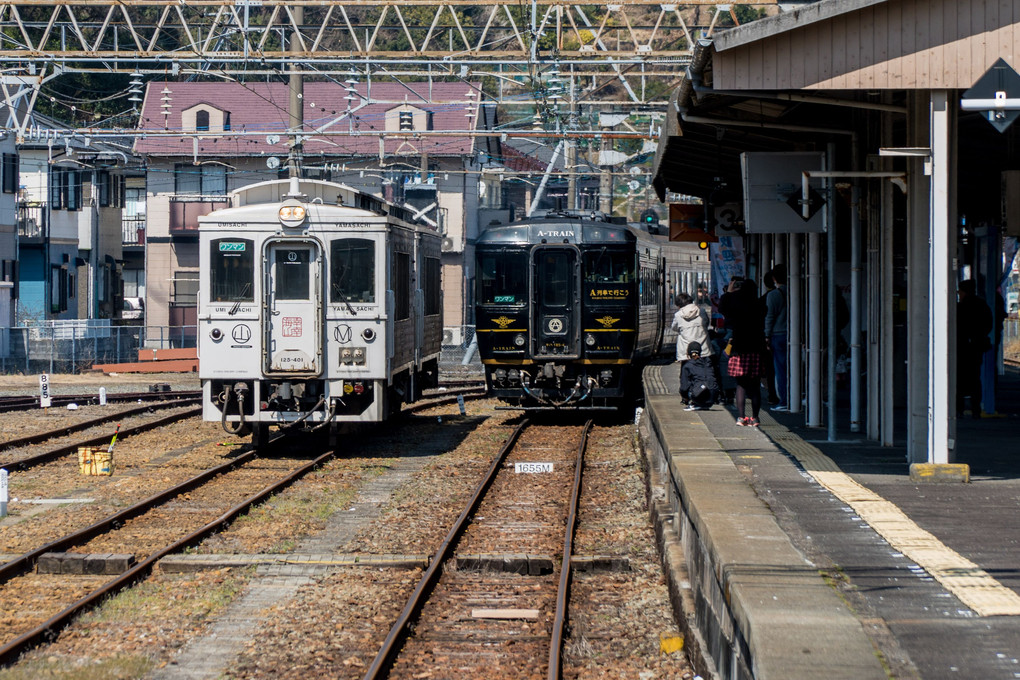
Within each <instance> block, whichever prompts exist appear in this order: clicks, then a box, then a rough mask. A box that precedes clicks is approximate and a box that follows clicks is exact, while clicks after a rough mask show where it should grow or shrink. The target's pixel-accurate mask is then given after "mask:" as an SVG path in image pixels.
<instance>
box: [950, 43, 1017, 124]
mask: <svg viewBox="0 0 1020 680" xmlns="http://www.w3.org/2000/svg"><path fill="white" fill-rule="evenodd" d="M1016 97H1020V74H1018V73H1017V72H1016V71H1015V70H1014V69H1013V67H1012V66H1010V65H1009V64H1007V63H1006V60H1005V59H1002V58H1001V57H1000V58H999V60H998V61H997V62H995V63H994V64H992V67H991V68H990V69H988V71H987V72H986V73H985V74H984V75H983V76H981V77H980V78H978V81H977V82H976V83H974V87H972V88H970V89H969V90H967V91H966V92H964V93H963V97H962V98H961V99H963V100H964V101H966V100H971V101H974V100H982V101H990V102H994V101H1004V100H1006V99H1012V98H1016ZM981 114H982V115H983V116H984V118H985V120H987V121H988V122H989V123H991V124H992V125H993V126H995V129H996V130H998V131H999V132H1005V131H1006V128H1008V127H1009V126H1010V125H1012V124H1013V121H1015V120H1016V119H1017V116H1020V111H1011V110H1008V109H1005V108H997V107H995V106H989V107H988V108H987V109H985V110H982V111H981Z"/></svg>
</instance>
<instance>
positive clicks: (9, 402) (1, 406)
mask: <svg viewBox="0 0 1020 680" xmlns="http://www.w3.org/2000/svg"><path fill="white" fill-rule="evenodd" d="M201 396H202V392H201V391H200V390H189V391H187V392H119V393H110V394H107V396H106V401H107V403H113V404H116V403H124V402H131V401H135V402H137V401H142V402H152V401H166V400H167V399H199V398H201ZM50 403H51V406H67V405H68V404H98V403H99V396H98V395H96V394H63V395H59V396H52V397H50ZM31 408H39V397H37V396H8V397H0V413H9V412H11V411H22V410H25V409H31Z"/></svg>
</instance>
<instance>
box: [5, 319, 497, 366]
mask: <svg viewBox="0 0 1020 680" xmlns="http://www.w3.org/2000/svg"><path fill="white" fill-rule="evenodd" d="M196 331H197V329H196V327H195V326H122V325H113V324H111V323H110V320H109V319H72V320H67V321H46V322H43V323H40V324H36V325H32V326H18V327H15V328H9V329H7V328H5V329H0V372H2V373H4V374H17V373H22V374H25V375H30V374H36V373H81V372H82V371H88V370H90V369H91V368H92V366H93V365H94V364H119V363H127V362H133V361H138V350H140V349H172V348H184V347H194V346H195V339H196V337H197V336H196ZM474 340H475V328H474V326H461V327H453V328H447V329H446V330H444V332H443V347H442V354H440V359H439V361H440V372H441V374H442V377H443V379H445V380H473V379H479V380H480V379H481V378H482V375H483V369H482V362H481V360H480V359H479V357H478V351H477V348H476V347H475V345H474Z"/></svg>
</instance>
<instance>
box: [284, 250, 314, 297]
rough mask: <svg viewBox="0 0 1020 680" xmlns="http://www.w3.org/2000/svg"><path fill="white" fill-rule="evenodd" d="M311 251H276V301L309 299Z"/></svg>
mask: <svg viewBox="0 0 1020 680" xmlns="http://www.w3.org/2000/svg"><path fill="white" fill-rule="evenodd" d="M308 256H309V251H307V250H304V249H297V248H295V249H280V250H277V251H276V299H277V300H308V299H309V297H310V296H309V292H308V291H309V285H308V280H309V277H308V274H309V269H310V268H309V257H308Z"/></svg>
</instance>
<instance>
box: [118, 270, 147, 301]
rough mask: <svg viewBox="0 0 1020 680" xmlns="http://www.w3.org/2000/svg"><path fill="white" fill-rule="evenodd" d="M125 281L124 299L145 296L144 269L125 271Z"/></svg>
mask: <svg viewBox="0 0 1020 680" xmlns="http://www.w3.org/2000/svg"><path fill="white" fill-rule="evenodd" d="M123 281H124V297H126V298H127V297H130V298H134V297H144V296H145V270H144V269H125V270H124V276H123Z"/></svg>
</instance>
